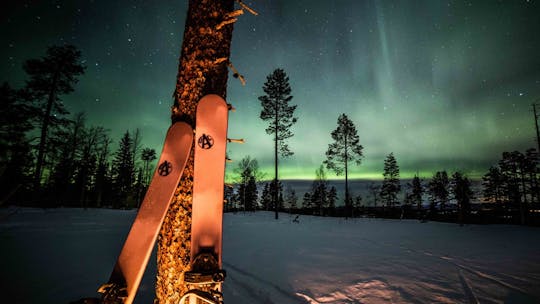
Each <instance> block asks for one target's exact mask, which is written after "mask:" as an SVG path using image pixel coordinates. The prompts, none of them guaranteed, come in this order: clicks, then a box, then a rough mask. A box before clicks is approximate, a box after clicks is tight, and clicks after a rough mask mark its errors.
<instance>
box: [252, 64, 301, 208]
mask: <svg viewBox="0 0 540 304" xmlns="http://www.w3.org/2000/svg"><path fill="white" fill-rule="evenodd" d="M263 90H264V93H265V94H266V95H263V96H259V100H260V101H261V106H262V111H261V114H260V118H261V119H262V120H265V121H268V124H269V125H268V128H266V133H267V134H269V135H273V136H274V183H276V184H277V183H278V158H279V156H282V157H288V156H291V155H293V152H292V151H291V150H290V149H289V145H288V144H287V142H286V139H288V138H290V137H292V136H293V135H294V134H293V133H292V131H291V127H292V125H293V124H295V123H296V121H297V118H296V117H294V111H295V110H296V105H290V104H289V102H290V101H291V100H292V98H293V96H292V95H291V87H290V85H289V77H288V76H287V74H286V73H285V71H284V70H283V69H275V70H274V71H273V72H272V73H271V74H270V75H268V76H267V77H266V82H265V83H264V86H263ZM277 195H278V193H277V192H276V193H275V196H274V201H278V196H277ZM274 205H275V208H276V209H275V218H276V219H278V204H274Z"/></svg>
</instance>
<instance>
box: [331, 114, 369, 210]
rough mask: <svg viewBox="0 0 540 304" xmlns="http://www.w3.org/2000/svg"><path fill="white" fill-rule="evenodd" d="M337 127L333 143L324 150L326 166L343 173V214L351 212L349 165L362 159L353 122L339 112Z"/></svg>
mask: <svg viewBox="0 0 540 304" xmlns="http://www.w3.org/2000/svg"><path fill="white" fill-rule="evenodd" d="M337 125H338V126H337V128H336V129H335V130H334V131H332V139H333V140H334V142H333V143H331V144H329V145H328V150H327V151H326V160H325V161H324V163H325V164H326V168H328V169H330V170H332V171H334V172H335V173H336V175H341V174H343V173H345V216H350V215H351V212H352V206H351V205H352V200H351V197H350V195H349V165H350V164H351V163H354V164H356V165H360V163H361V161H362V156H363V154H362V149H363V147H362V145H361V144H360V138H359V137H358V132H357V131H356V127H355V126H354V124H353V122H352V121H351V120H350V119H349V117H347V115H345V114H341V115H340V116H339V118H338V121H337Z"/></svg>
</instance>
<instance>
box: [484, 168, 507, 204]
mask: <svg viewBox="0 0 540 304" xmlns="http://www.w3.org/2000/svg"><path fill="white" fill-rule="evenodd" d="M504 183H505V179H504V176H503V174H502V172H501V169H500V168H499V167H498V166H491V167H490V168H489V170H488V172H487V173H486V174H484V176H483V177H482V186H483V191H482V193H483V195H484V197H485V198H486V199H488V200H490V201H493V202H495V203H501V202H503V201H506V199H505V193H504Z"/></svg>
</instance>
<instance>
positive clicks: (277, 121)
mask: <svg viewBox="0 0 540 304" xmlns="http://www.w3.org/2000/svg"><path fill="white" fill-rule="evenodd" d="M275 109H276V113H275V115H276V118H275V122H274V123H275V126H276V133H275V137H274V211H275V213H276V214H275V219H276V220H277V219H278V218H279V214H278V209H279V207H278V204H279V202H278V200H279V188H278V129H279V127H278V123H279V119H278V101H277V100H276V107H275Z"/></svg>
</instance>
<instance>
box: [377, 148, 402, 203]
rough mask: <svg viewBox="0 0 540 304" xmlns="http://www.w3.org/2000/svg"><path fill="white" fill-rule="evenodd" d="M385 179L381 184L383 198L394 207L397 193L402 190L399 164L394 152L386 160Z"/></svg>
mask: <svg viewBox="0 0 540 304" xmlns="http://www.w3.org/2000/svg"><path fill="white" fill-rule="evenodd" d="M383 176H384V180H383V183H382V186H381V198H382V199H383V200H384V201H385V202H386V205H387V206H389V207H394V205H395V203H396V201H397V194H398V193H399V191H401V185H400V182H399V166H398V164H397V161H396V158H395V157H394V153H390V154H388V156H387V157H386V159H385V161H384V173H383Z"/></svg>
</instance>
